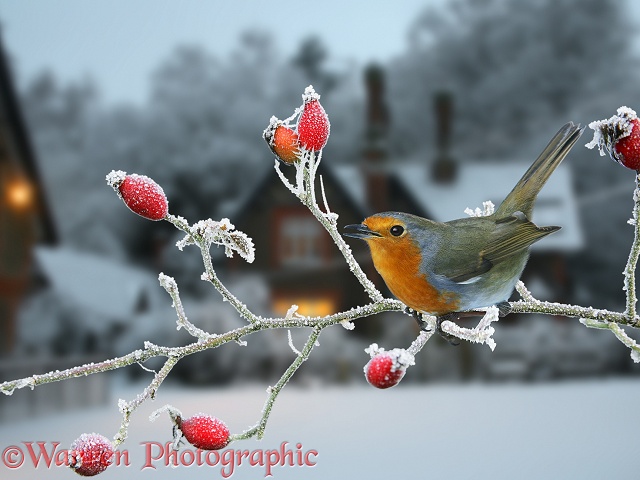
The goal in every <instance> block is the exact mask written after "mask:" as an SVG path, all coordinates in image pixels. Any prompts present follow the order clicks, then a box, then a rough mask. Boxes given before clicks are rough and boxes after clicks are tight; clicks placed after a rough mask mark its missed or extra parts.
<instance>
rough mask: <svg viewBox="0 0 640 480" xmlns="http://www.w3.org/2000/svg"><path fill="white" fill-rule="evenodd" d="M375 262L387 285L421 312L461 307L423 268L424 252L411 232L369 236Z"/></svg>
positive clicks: (453, 296)
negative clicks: (391, 238)
mask: <svg viewBox="0 0 640 480" xmlns="http://www.w3.org/2000/svg"><path fill="white" fill-rule="evenodd" d="M367 240H368V241H367V243H368V244H369V247H370V249H371V257H372V258H373V264H374V266H375V267H376V270H377V271H378V273H379V274H380V275H381V276H382V278H383V279H384V281H385V283H386V284H387V287H389V290H391V293H393V295H394V296H396V297H397V298H398V299H399V300H400V301H401V302H403V303H404V304H405V305H407V306H408V307H411V308H412V309H414V310H418V311H421V312H427V313H432V314H436V315H440V314H444V313H449V312H455V311H458V307H459V301H458V298H457V295H456V294H455V293H453V292H441V291H439V290H437V289H436V288H435V287H434V286H433V285H431V283H429V279H428V277H427V275H426V272H421V271H420V265H421V263H422V254H421V251H420V249H419V248H418V246H417V245H416V244H415V242H414V241H413V240H411V238H410V237H409V236H408V235H407V236H405V237H403V238H398V239H395V240H394V241H393V242H388V241H385V240H386V239H380V238H371V239H367Z"/></svg>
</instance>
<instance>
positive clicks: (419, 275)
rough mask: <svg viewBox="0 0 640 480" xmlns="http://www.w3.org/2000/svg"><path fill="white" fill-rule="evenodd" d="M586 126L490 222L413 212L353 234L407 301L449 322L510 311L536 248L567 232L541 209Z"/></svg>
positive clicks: (380, 217)
mask: <svg viewBox="0 0 640 480" xmlns="http://www.w3.org/2000/svg"><path fill="white" fill-rule="evenodd" d="M582 131H583V128H581V127H580V126H576V125H574V124H573V123H567V124H566V125H564V126H563V127H562V128H561V129H560V130H559V131H558V133H556V135H555V136H554V137H553V138H552V139H551V141H550V142H549V144H548V145H547V147H546V148H545V149H544V150H543V152H542V153H541V154H540V156H539V157H538V158H537V159H536V161H535V162H533V164H532V165H531V166H530V167H529V169H528V170H527V171H526V172H525V174H524V175H523V177H522V178H521V179H520V181H518V183H517V184H516V186H515V187H514V188H513V190H511V192H510V193H509V195H507V197H506V198H505V200H504V201H503V202H502V203H501V204H500V206H499V207H498V208H497V209H496V211H495V212H494V213H493V214H492V215H489V216H485V217H469V218H461V219H458V220H452V221H450V222H444V223H440V222H435V221H433V220H428V219H426V218H421V217H418V216H416V215H411V214H409V213H400V212H384V213H378V214H376V215H373V216H371V217H368V218H366V219H365V220H364V221H363V222H362V223H361V224H356V225H347V226H346V228H348V229H350V230H351V231H350V232H348V233H345V234H344V235H345V236H348V237H353V238H360V239H362V240H364V241H366V242H367V244H368V245H369V249H370V251H371V256H372V258H373V264H374V266H375V268H376V270H377V271H378V273H380V275H381V276H382V278H383V279H384V281H385V283H386V284H387V287H389V290H391V293H393V295H394V296H396V297H397V298H398V299H399V300H400V301H401V302H403V303H404V304H405V305H407V306H408V307H409V308H411V309H413V310H414V311H415V312H418V314H417V315H416V318H417V319H418V322H419V323H420V324H421V326H422V327H425V324H424V323H423V322H422V321H421V315H420V314H421V313H428V314H432V315H435V316H437V317H438V323H437V324H438V327H439V326H440V322H441V321H442V320H443V319H445V318H446V319H450V318H457V316H459V312H467V311H472V310H474V309H477V308H481V307H488V306H492V305H498V306H501V307H502V308H501V311H502V313H503V314H505V313H506V312H507V311H508V303H506V301H507V299H508V298H509V297H510V296H511V293H512V292H513V289H514V287H515V285H516V282H517V281H518V279H519V278H520V275H521V274H522V271H523V270H524V267H525V264H526V263H527V260H528V258H529V247H530V246H531V245H532V244H533V243H535V242H537V241H538V240H540V239H541V238H543V237H546V236H547V235H549V234H550V233H553V232H555V231H556V230H558V229H560V227H555V226H551V227H538V226H537V225H535V224H534V223H533V222H532V221H531V220H530V218H531V214H532V211H533V206H534V203H535V200H536V197H537V195H538V192H539V191H540V190H541V189H542V187H543V186H544V184H545V182H546V181H547V179H548V178H549V176H550V175H551V174H552V173H553V171H554V170H555V168H556V167H557V166H558V165H559V164H560V162H561V161H562V160H563V159H564V158H565V157H566V155H567V154H568V153H569V150H571V147H573V145H574V144H575V143H576V141H577V140H578V138H579V137H580V135H581V134H582ZM505 307H507V310H503V309H504V308H505Z"/></svg>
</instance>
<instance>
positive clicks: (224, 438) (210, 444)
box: [177, 413, 229, 450]
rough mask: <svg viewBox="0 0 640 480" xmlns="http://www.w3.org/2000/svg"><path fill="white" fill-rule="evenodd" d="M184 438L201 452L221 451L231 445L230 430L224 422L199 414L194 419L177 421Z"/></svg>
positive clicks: (179, 419)
mask: <svg viewBox="0 0 640 480" xmlns="http://www.w3.org/2000/svg"><path fill="white" fill-rule="evenodd" d="M177 424H178V428H180V430H181V431H182V434H183V435H184V438H186V439H187V441H188V442H189V443H190V444H191V445H193V446H194V447H196V448H199V449H201V450H219V449H221V448H224V447H226V446H227V444H228V443H229V429H228V428H227V426H226V425H225V423H224V422H223V421H222V420H219V419H217V418H214V417H211V416H210V415H205V414H204V413H198V414H197V415H194V416H193V417H190V418H187V419H186V420H182V419H181V418H180V417H178V419H177Z"/></svg>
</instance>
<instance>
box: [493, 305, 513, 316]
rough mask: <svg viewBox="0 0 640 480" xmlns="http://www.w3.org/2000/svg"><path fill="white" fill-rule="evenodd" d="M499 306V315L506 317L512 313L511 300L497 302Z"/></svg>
mask: <svg viewBox="0 0 640 480" xmlns="http://www.w3.org/2000/svg"><path fill="white" fill-rule="evenodd" d="M496 307H498V316H499V317H506V316H507V315H509V314H510V313H511V304H510V303H509V302H500V303H497V304H496Z"/></svg>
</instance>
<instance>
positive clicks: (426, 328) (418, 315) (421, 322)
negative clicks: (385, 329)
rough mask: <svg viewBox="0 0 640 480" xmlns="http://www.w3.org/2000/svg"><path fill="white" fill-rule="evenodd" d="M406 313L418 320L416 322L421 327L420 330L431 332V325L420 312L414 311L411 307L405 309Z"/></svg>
mask: <svg viewBox="0 0 640 480" xmlns="http://www.w3.org/2000/svg"><path fill="white" fill-rule="evenodd" d="M404 313H406V314H407V315H411V316H412V317H413V318H415V319H416V322H418V326H419V327H420V330H423V331H425V332H430V331H431V327H429V323H427V322H426V321H425V320H424V318H423V317H422V313H420V312H418V311H417V310H414V309H413V308H411V307H407V308H405V309H404Z"/></svg>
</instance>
